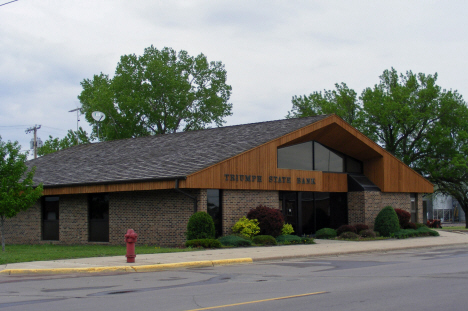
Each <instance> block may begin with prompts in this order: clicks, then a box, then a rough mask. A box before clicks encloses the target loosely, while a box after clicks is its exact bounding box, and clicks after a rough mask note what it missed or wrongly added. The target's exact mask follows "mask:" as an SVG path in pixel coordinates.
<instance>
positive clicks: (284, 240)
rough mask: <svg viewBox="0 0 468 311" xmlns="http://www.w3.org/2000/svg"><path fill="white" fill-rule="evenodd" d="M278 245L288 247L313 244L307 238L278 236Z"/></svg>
mask: <svg viewBox="0 0 468 311" xmlns="http://www.w3.org/2000/svg"><path fill="white" fill-rule="evenodd" d="M276 242H278V244H284V245H290V244H314V239H312V238H309V237H304V236H303V237H300V236H297V235H280V236H278V237H276Z"/></svg>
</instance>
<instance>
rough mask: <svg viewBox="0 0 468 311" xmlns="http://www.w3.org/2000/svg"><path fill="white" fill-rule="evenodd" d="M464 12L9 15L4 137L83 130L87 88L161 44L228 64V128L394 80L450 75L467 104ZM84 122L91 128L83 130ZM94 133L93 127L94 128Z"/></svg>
mask: <svg viewBox="0 0 468 311" xmlns="http://www.w3.org/2000/svg"><path fill="white" fill-rule="evenodd" d="M467 7H468V4H466V3H465V2H461V1H444V2H439V1H422V0H421V1H359V2H357V1H214V0H199V1H150V0H140V1H124V0H117V1H109V0H100V1H91V0H81V1H60V0H49V1H46V0H19V1H17V2H14V3H11V4H8V5H5V6H2V7H0V135H1V136H2V138H3V139H4V140H8V139H9V140H18V141H20V144H21V145H23V147H26V146H28V145H29V139H30V135H29V136H28V135H26V134H25V133H24V129H25V128H24V129H23V128H22V127H18V125H27V127H29V126H33V125H34V124H42V125H43V128H41V129H40V130H39V133H38V134H39V136H40V137H41V138H42V139H43V140H44V139H47V137H48V135H53V136H63V135H64V134H65V133H66V130H68V129H75V128H76V114H74V113H69V112H68V111H69V110H71V109H74V108H76V107H77V105H78V100H77V96H78V95H79V93H80V91H81V86H80V81H82V80H83V79H85V78H92V76H93V75H94V74H99V73H100V72H104V73H106V74H110V75H111V76H112V75H113V72H114V70H115V67H116V65H117V62H118V61H119V58H120V56H121V55H123V54H132V53H134V54H137V55H141V54H142V53H143V50H144V48H145V47H148V46H150V45H151V44H153V45H154V46H155V47H157V48H163V47H165V46H168V47H172V48H173V49H175V50H181V49H183V50H186V51H188V52H189V54H191V55H198V54H199V53H204V54H205V55H206V56H207V57H208V59H209V60H216V61H222V62H223V63H224V64H225V66H226V70H227V72H228V83H229V84H231V85H232V87H233V94H232V97H231V100H230V101H231V102H232V103H233V105H234V108H233V112H234V114H233V116H232V117H229V118H227V121H228V124H239V123H247V122H256V121H264V120H271V119H280V118H283V117H284V116H285V115H286V114H287V111H288V110H290V108H291V97H292V96H293V95H303V94H309V93H311V92H313V91H318V90H323V89H331V88H333V87H334V84H335V83H339V82H346V83H347V84H348V86H349V87H350V88H354V89H355V90H356V92H357V93H358V94H359V93H360V92H361V91H362V89H364V88H365V87H367V86H373V85H374V84H376V83H378V77H379V75H380V74H381V73H382V72H383V70H384V69H389V68H390V67H392V66H393V67H395V68H396V69H397V70H398V71H400V72H404V71H406V70H412V71H413V72H424V73H426V74H433V73H434V72H438V73H439V80H438V82H439V85H441V86H442V87H444V88H447V89H450V88H452V89H458V90H459V92H460V93H461V94H467V91H468V90H467V86H466V85H465V83H464V73H465V72H466V69H467V67H468V64H467V61H466V56H465V51H466V49H467V46H468V42H467V38H466V35H465V34H466V33H467V28H468V26H466V22H465V16H464V14H465V12H466V11H467ZM85 123H86V122H84V118H83V117H82V121H81V123H80V124H81V125H84V124H85ZM88 128H89V127H88Z"/></svg>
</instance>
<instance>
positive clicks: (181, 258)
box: [0, 231, 468, 275]
mask: <svg viewBox="0 0 468 311" xmlns="http://www.w3.org/2000/svg"><path fill="white" fill-rule="evenodd" d="M439 233H440V236H439V237H423V238H410V239H403V240H396V239H389V240H377V241H363V242H354V241H338V240H315V241H316V243H317V244H312V245H285V246H272V247H245V248H229V249H214V250H204V251H193V252H183V253H167V254H149V255H138V254H137V257H136V259H135V263H132V264H130V263H126V258H125V257H124V256H113V257H93V258H80V259H67V260H54V261H34V262H24V263H14V264H7V265H0V274H2V275H13V274H25V273H47V274H52V273H93V272H94V273H96V272H146V271H158V270H166V269H171V268H172V269H174V268H183V267H206V266H216V265H227V264H240V263H251V262H254V261H267V260H283V259H290V258H305V257H313V256H326V255H343V254H353V253H362V252H384V251H392V250H399V249H414V248H426V247H437V246H449V245H462V244H467V245H468V233H466V232H447V231H439Z"/></svg>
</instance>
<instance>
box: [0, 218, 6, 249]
mask: <svg viewBox="0 0 468 311" xmlns="http://www.w3.org/2000/svg"><path fill="white" fill-rule="evenodd" d="M4 224H5V218H4V217H3V216H0V229H1V231H2V252H4V251H5V231H4V228H5V227H4Z"/></svg>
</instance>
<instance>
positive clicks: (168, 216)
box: [5, 190, 206, 246]
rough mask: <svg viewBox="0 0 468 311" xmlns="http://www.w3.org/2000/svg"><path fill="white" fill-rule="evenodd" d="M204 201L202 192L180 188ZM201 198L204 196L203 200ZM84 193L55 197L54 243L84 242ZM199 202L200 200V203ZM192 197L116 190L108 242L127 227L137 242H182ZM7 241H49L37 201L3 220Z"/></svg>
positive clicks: (121, 240) (119, 237)
mask: <svg viewBox="0 0 468 311" xmlns="http://www.w3.org/2000/svg"><path fill="white" fill-rule="evenodd" d="M184 191H186V192H187V193H189V194H190V195H193V196H194V195H196V196H197V197H201V200H199V201H203V200H204V202H205V203H204V205H203V206H202V205H199V206H200V208H201V209H202V210H203V208H204V209H205V210H206V191H204V196H203V191H201V195H200V191H198V190H184ZM203 197H204V199H203ZM87 198H88V196H87V195H85V194H80V195H62V196H60V200H59V214H60V223H59V239H60V240H59V241H57V242H52V243H57V244H82V243H88V199H87ZM200 204H201V203H200ZM192 214H193V200H192V199H190V198H189V197H187V196H184V195H183V194H181V193H179V192H176V191H175V190H161V191H138V192H117V193H110V195H109V244H124V235H125V233H126V232H127V229H130V228H131V229H134V230H135V232H137V234H138V242H137V243H142V244H155V245H161V246H177V245H182V244H183V243H184V242H185V235H184V233H185V231H186V228H187V222H188V219H189V217H190V216H191V215H192ZM5 225H6V226H5V229H6V230H5V231H6V234H5V240H6V243H8V244H29V243H32V244H37V243H51V242H50V241H42V235H41V204H40V201H39V202H38V203H37V204H36V205H35V206H34V207H32V208H30V209H29V210H27V211H25V212H21V213H19V214H18V215H16V217H14V218H12V219H8V220H7V221H6V222H5Z"/></svg>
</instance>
